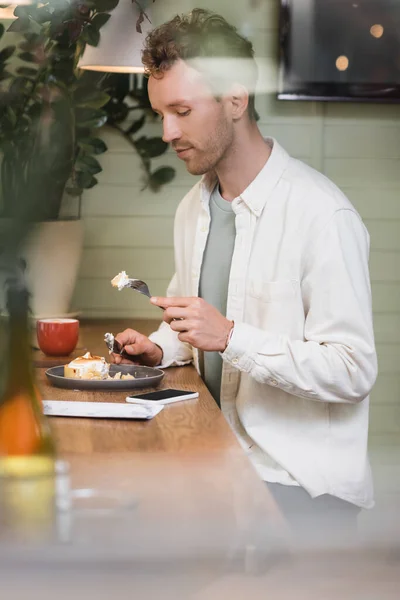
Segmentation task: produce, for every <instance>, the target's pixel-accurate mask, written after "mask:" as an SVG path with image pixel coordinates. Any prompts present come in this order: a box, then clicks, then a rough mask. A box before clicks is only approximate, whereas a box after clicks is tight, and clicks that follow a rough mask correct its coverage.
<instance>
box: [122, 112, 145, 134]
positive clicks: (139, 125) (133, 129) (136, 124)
mask: <svg viewBox="0 0 400 600" xmlns="http://www.w3.org/2000/svg"><path fill="white" fill-rule="evenodd" d="M145 122H146V117H145V115H143V116H142V117H140V119H137V121H134V122H133V123H132V125H131V126H130V127H129V129H128V130H127V131H126V133H127V134H128V135H133V134H134V133H137V132H138V131H139V129H141V128H142V127H143V125H144V124H145Z"/></svg>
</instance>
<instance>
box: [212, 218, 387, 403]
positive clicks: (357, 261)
mask: <svg viewBox="0 0 400 600" xmlns="http://www.w3.org/2000/svg"><path fill="white" fill-rule="evenodd" d="M368 257H369V236H368V232H367V230H366V228H365V226H364V224H363V223H362V221H361V219H360V217H359V216H358V214H357V213H355V212H354V211H352V210H350V209H340V210H338V211H336V212H335V213H334V215H333V217H332V218H331V220H330V221H329V222H328V223H327V225H326V226H325V227H324V228H323V230H322V231H320V233H319V235H318V236H317V237H316V239H315V240H314V241H313V242H312V243H310V244H309V246H308V249H307V251H306V255H305V260H304V270H303V278H302V281H301V291H302V299H303V305H304V313H305V324H304V339H302V340H296V339H290V338H289V337H287V336H285V335H278V334H275V333H269V332H268V331H263V330H260V329H258V328H256V327H253V326H251V325H248V324H246V323H237V324H235V327H234V331H233V335H232V337H231V340H230V343H229V344H228V347H227V349H226V350H225V352H224V353H222V357H223V359H224V360H227V361H228V362H229V363H231V364H232V365H233V366H234V367H236V368H238V369H240V370H241V371H244V372H247V373H249V374H250V375H251V376H252V377H254V379H255V380H257V381H258V382H260V383H265V384H269V385H272V386H275V387H279V388H281V389H282V390H284V391H286V392H288V393H290V394H293V395H296V396H300V397H304V398H309V399H313V400H316V401H321V402H343V403H356V402H360V401H362V400H363V399H364V398H366V397H367V396H368V395H369V393H370V391H371V389H372V387H373V385H374V383H375V380H376V375H377V359H376V351H375V343H374V333H373V323H372V302H371V288H370V279H369V270H368Z"/></svg>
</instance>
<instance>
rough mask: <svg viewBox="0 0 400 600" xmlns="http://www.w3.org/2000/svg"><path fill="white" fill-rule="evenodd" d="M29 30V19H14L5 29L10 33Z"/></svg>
mask: <svg viewBox="0 0 400 600" xmlns="http://www.w3.org/2000/svg"><path fill="white" fill-rule="evenodd" d="M28 30H29V19H21V18H19V19H15V21H13V22H12V23H11V25H10V27H9V28H8V29H7V31H9V32H11V33H21V32H24V31H28Z"/></svg>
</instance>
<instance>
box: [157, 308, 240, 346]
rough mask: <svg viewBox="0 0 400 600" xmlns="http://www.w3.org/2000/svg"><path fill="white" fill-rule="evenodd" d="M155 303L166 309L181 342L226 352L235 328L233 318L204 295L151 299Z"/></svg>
mask: <svg viewBox="0 0 400 600" xmlns="http://www.w3.org/2000/svg"><path fill="white" fill-rule="evenodd" d="M151 303H152V304H155V305H156V306H161V308H164V309H165V311H164V321H166V322H167V323H169V324H170V326H171V329H173V330H174V331H178V332H179V335H178V338H179V339H180V341H181V342H187V343H188V344H191V345H192V346H194V347H195V348H198V349H199V350H205V351H207V352H224V350H225V348H226V341H227V339H228V335H229V332H230V330H231V329H232V327H233V323H232V321H229V320H228V319H226V318H225V317H224V316H223V315H221V313H220V312H219V311H218V310H217V309H216V308H214V306H211V304H208V303H207V302H206V301H205V300H203V299H202V298H197V297H194V298H151Z"/></svg>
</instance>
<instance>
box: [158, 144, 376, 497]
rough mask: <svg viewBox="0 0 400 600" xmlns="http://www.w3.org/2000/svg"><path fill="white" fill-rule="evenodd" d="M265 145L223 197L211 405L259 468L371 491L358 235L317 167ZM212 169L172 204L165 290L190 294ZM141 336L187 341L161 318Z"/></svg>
mask: <svg viewBox="0 0 400 600" xmlns="http://www.w3.org/2000/svg"><path fill="white" fill-rule="evenodd" d="M267 141H268V143H269V144H271V146H273V148H272V153H271V156H270V158H269V159H268V161H267V163H266V165H265V166H264V168H263V169H262V170H261V172H260V173H259V174H258V175H257V177H256V178H255V179H254V181H253V182H252V183H251V184H250V185H249V186H248V188H247V189H246V190H245V191H244V192H243V193H242V194H241V195H240V196H239V197H237V198H235V200H233V202H232V208H233V210H234V212H235V214H236V219H235V224H236V240H235V248H234V253H233V257H232V265H231V272H230V281H229V290H228V304H227V315H226V316H227V318H228V319H233V320H234V321H235V327H234V331H233V335H232V337H231V340H230V343H229V345H228V347H227V349H226V351H225V352H224V353H222V357H223V359H224V360H223V373H222V386H221V409H222V411H223V413H224V415H225V417H226V419H227V420H228V422H229V423H230V425H231V427H232V428H233V430H234V432H235V433H236V435H237V436H238V438H239V441H240V442H241V443H242V446H243V447H244V448H245V449H246V450H247V452H248V453H249V456H250V458H251V459H252V461H253V463H254V465H255V467H256V469H257V470H258V472H259V474H260V476H261V477H262V478H263V479H265V480H266V481H275V482H279V483H283V484H288V485H301V486H302V487H304V488H305V489H306V490H307V491H308V492H309V493H310V495H311V496H312V497H316V496H319V495H321V494H332V495H334V496H337V497H338V498H342V499H343V500H347V501H348V502H351V503H353V504H356V505H358V506H361V507H371V506H372V505H373V488H372V478H371V473H370V466H369V461H368V454H367V437H368V413H369V398H368V396H369V393H370V391H371V388H372V386H373V384H374V382H375V379H376V375H377V360H376V352H375V344H374V334H373V323H372V307H371V290H370V280H369V272H368V255H369V235H368V232H367V230H366V228H365V226H364V224H363V223H362V221H361V218H360V216H359V215H358V213H357V212H356V211H355V209H354V207H353V206H352V205H351V203H350V202H349V200H348V199H347V198H346V197H345V196H344V195H343V194H342V192H341V191H340V190H339V189H338V188H337V187H336V186H335V185H334V184H333V183H332V182H331V181H329V180H328V179H327V178H326V177H325V176H324V175H321V174H320V173H318V172H316V171H315V170H313V169H312V168H310V167H308V166H307V165H305V164H304V163H302V162H300V161H298V160H295V159H293V158H291V157H290V156H289V155H288V154H287V152H286V151H285V150H284V149H283V148H282V147H281V146H280V145H279V144H278V143H277V142H276V141H275V140H273V139H268V140H267ZM214 184H215V181H214V182H211V180H210V177H209V176H204V177H203V178H202V180H201V181H200V182H199V183H197V184H196V185H195V186H194V187H193V188H192V189H191V190H190V192H189V193H188V194H187V195H186V196H185V198H184V199H183V200H182V202H181V204H180V205H179V207H178V210H177V213H176V218H175V231H174V237H175V267H176V273H175V275H174V277H173V279H172V281H171V283H170V285H169V288H168V291H167V295H168V296H197V295H198V287H199V276H200V269H201V263H202V256H203V252H204V248H205V245H206V241H207V234H208V230H209V223H210V213H209V206H208V205H209V199H210V193H211V191H212V188H213V185H214ZM150 338H151V339H152V340H153V341H154V342H156V343H157V344H159V345H160V346H161V347H162V349H163V352H164V356H163V365H164V366H173V365H182V364H185V363H187V362H188V361H191V360H193V361H194V364H195V366H196V368H197V369H198V368H199V356H198V351H197V350H196V349H195V348H192V347H191V346H189V345H188V344H183V343H182V342H180V341H179V340H178V338H177V334H176V333H175V332H173V331H172V330H171V328H170V327H169V325H167V324H166V323H162V324H161V326H160V328H159V329H158V331H157V332H155V333H153V334H151V336H150Z"/></svg>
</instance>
